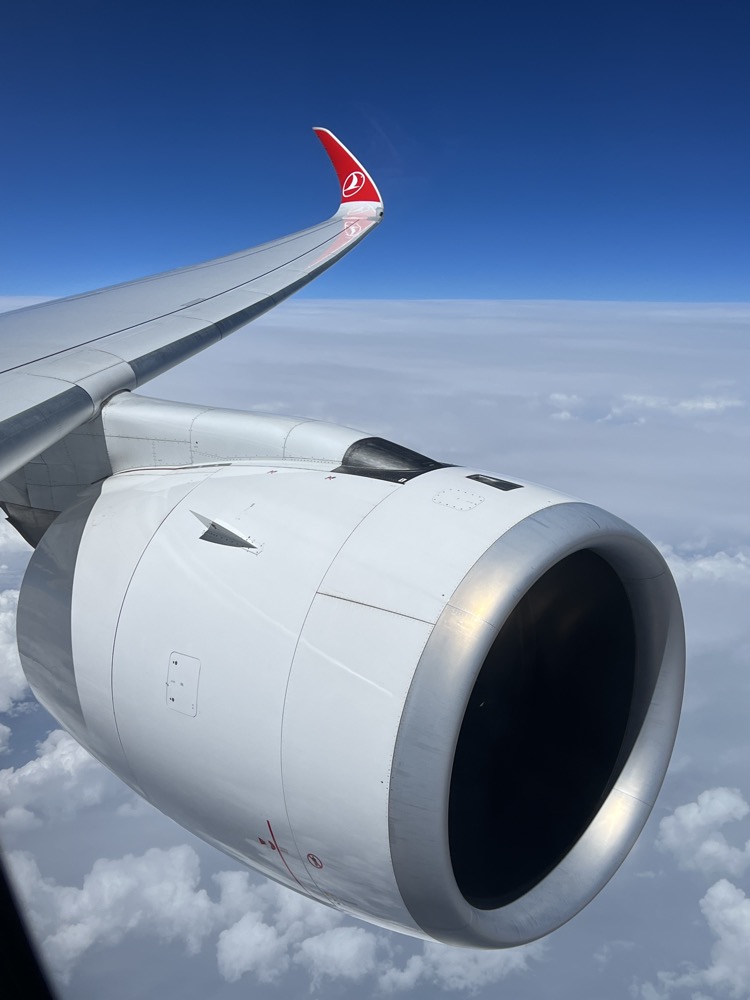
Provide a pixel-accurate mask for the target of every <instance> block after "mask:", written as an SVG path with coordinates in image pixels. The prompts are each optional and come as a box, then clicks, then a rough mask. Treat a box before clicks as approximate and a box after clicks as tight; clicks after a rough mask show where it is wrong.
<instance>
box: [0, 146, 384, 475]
mask: <svg viewBox="0 0 750 1000" xmlns="http://www.w3.org/2000/svg"><path fill="white" fill-rule="evenodd" d="M316 133H317V134H318V136H319V138H320V139H321V142H323V145H324V147H325V149H326V151H327V152H328V153H329V156H330V157H331V159H332V162H333V165H334V168H335V169H336V172H337V175H338V177H339V181H340V184H341V187H342V194H341V204H340V207H339V210H338V211H337V212H336V214H335V215H333V216H332V217H331V218H330V219H328V220H326V221H325V222H322V223H320V224H319V225H317V226H312V227H311V228H309V229H304V230H301V231H300V232H297V233H293V234H291V235H290V236H286V237H283V238H281V239H278V240H274V241H272V242H270V243H266V244H263V245H262V246H258V247H253V248H250V249H248V250H243V251H240V252H239V253H235V254H231V255H229V256H226V257H220V258H217V259H215V260H210V261H206V262H204V263H202V264H196V265H193V266H191V267H184V268H180V269H178V270H175V271H169V272H166V273H164V274H159V275H154V276H152V277H148V278H143V279H140V280H138V281H131V282H127V283H125V284H121V285H115V286H112V287H110V288H104V289H100V290H98V291H94V292H89V293H86V294H84V295H76V296H71V297H70V298H66V299H56V300H54V301H51V302H44V303H40V304H38V305H34V306H29V307H27V308H25V309H19V310H15V311H14V312H9V313H3V314H0V480H2V479H4V478H6V477H7V476H8V475H9V474H10V473H11V472H13V471H14V470H15V469H17V468H19V467H20V466H21V465H23V464H24V463H25V462H27V461H29V460H30V459H31V458H33V457H34V456H35V455H37V454H39V452H40V451H42V450H43V449H44V448H46V447H49V445H51V444H52V443H54V441H56V440H59V439H60V438H61V437H63V436H64V435H65V434H67V433H68V432H69V431H70V430H72V429H74V428H75V427H76V426H79V425H80V424H81V423H83V422H84V421H85V420H87V419H89V418H90V417H91V416H93V415H94V414H95V413H96V412H97V411H98V408H99V407H100V406H101V404H102V403H103V402H105V401H106V399H107V398H108V397H109V396H111V395H112V394H113V393H115V392H117V391H120V390H122V389H133V388H135V387H136V386H138V385H141V384H142V383H144V382H146V381H148V380H149V379H151V378H154V377H155V376H156V375H159V374H161V373H162V372H164V371H166V370H167V369H169V368H171V367H173V366H174V365H176V364H179V362H180V361H183V360H185V359H186V358H188V357H190V356H192V355H193V354H196V353H197V352H198V351H200V350H203V349H204V348H205V347H208V346H209V345H210V344H212V343H215V342H216V341H217V340H221V339H222V338H223V337H226V336H228V335H229V334H230V333H233V332H234V331H235V330H237V329H239V327H241V326H244V325H245V324H246V323H249V322H250V321H251V320H253V319H255V318H256V317H257V316H260V315H262V314H263V313H264V312H267V311H268V310H269V309H271V308H273V306H275V305H277V304H278V303H279V302H281V301H282V300H283V299H285V298H286V297H288V296H289V295H291V294H292V293H293V292H295V291H297V290H298V289H299V288H301V287H302V286H303V285H305V284H307V283H308V282H309V281H311V280H312V279H313V278H315V277H316V276H317V275H318V274H320V273H322V271H324V270H326V269H327V268H328V267H330V266H331V264H333V263H334V262H335V261H337V260H338V259H339V258H340V257H342V256H343V255H344V254H346V253H348V251H349V250H351V249H352V248H353V247H354V246H356V244H357V243H359V242H360V240H361V239H363V238H364V236H365V235H366V234H367V233H368V232H369V231H370V230H371V229H372V228H374V227H375V226H376V225H377V224H378V223H379V222H380V220H381V218H382V215H383V205H382V201H381V200H380V195H379V192H378V191H377V188H376V187H375V185H374V183H373V182H372V180H371V178H370V177H369V174H367V172H366V171H365V170H364V167H362V165H361V164H360V163H359V161H358V160H356V159H355V158H354V157H353V156H352V154H351V153H349V151H348V150H347V149H346V147H344V146H343V145H342V144H341V143H340V142H339V141H338V140H337V139H336V138H335V137H334V136H332V134H331V133H330V132H328V131H327V130H325V129H316ZM321 133H322V134H321ZM355 188H356V190H355ZM374 197H377V199H378V200H377V201H375V200H372V198H374ZM360 198H361V199H362V200H359V199H360ZM355 199H356V200H355ZM367 199H370V200H367Z"/></svg>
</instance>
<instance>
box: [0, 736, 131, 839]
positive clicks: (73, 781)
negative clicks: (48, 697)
mask: <svg viewBox="0 0 750 1000" xmlns="http://www.w3.org/2000/svg"><path fill="white" fill-rule="evenodd" d="M123 788H124V786H122V785H121V783H120V782H119V781H117V779H116V778H114V777H113V776H112V775H111V774H110V773H109V771H107V769H106V768H105V767H103V766H102V765H101V764H100V763H99V762H98V761H96V760H94V758H93V757H92V756H91V755H90V754H89V753H87V751H86V750H84V749H83V747H81V746H79V744H78V743H76V741H75V740H74V739H73V738H72V737H71V736H69V735H68V734H67V733H65V732H63V731H62V730H61V729H56V730H55V731H54V732H51V733H50V734H49V735H48V736H47V738H46V739H45V740H43V741H42V742H41V743H40V744H39V745H38V746H37V756H36V757H35V758H34V759H33V760H30V761H28V762H27V763H26V764H24V765H23V766H22V767H18V768H12V767H10V768H5V769H4V770H2V771H0V828H3V829H4V830H5V831H7V832H8V833H13V832H17V831H20V830H22V829H24V828H25V829H29V828H31V827H33V826H36V825H38V822H39V819H40V818H44V819H51V818H65V819H70V818H71V817H72V816H73V815H74V814H75V813H76V812H78V811H79V810H81V809H85V808H87V807H90V806H93V805H98V804H99V803H100V802H101V801H102V800H103V799H104V797H105V796H106V795H112V796H116V795H120V794H122V790H123Z"/></svg>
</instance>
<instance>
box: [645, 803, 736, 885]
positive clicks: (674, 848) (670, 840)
mask: <svg viewBox="0 0 750 1000" xmlns="http://www.w3.org/2000/svg"><path fill="white" fill-rule="evenodd" d="M748 813H750V806H748V804H747V802H745V800H744V798H743V797H742V795H741V794H740V792H739V790H738V789H736V788H709V789H708V790H707V791H705V792H701V794H700V795H699V796H698V798H697V800H696V801H695V802H688V803H687V804H686V805H683V806H678V807H677V809H675V811H674V812H673V813H672V815H671V816H665V817H664V819H663V820H662V821H661V822H660V824H659V836H658V838H657V841H656V844H657V847H659V849H660V850H662V851H669V852H670V853H671V854H672V855H673V856H674V857H675V859H676V860H677V863H678V865H679V866H680V868H684V869H687V870H691V871H699V872H703V873H704V874H706V875H708V874H716V873H721V874H728V875H734V876H738V875H742V874H743V873H744V872H745V870H746V869H747V868H748V867H750V840H748V841H747V843H746V844H745V845H744V847H742V848H739V847H734V846H732V845H731V844H729V843H728V842H727V839H726V837H725V836H724V834H723V833H721V832H720V831H719V827H722V826H725V825H726V824H727V823H731V822H736V821H738V820H741V819H744V817H745V816H747V815H748Z"/></svg>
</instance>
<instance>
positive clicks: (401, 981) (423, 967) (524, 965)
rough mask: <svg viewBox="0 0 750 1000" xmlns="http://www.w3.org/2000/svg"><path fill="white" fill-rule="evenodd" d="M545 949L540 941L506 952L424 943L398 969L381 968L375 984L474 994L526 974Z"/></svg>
mask: <svg viewBox="0 0 750 1000" xmlns="http://www.w3.org/2000/svg"><path fill="white" fill-rule="evenodd" d="M546 947H547V946H546V945H545V943H544V942H543V941H535V942H534V943H533V944H528V945H524V946H523V947H521V948H510V949H508V950H507V951H479V950H476V949H464V948H452V947H449V946H448V945H443V944H437V943H427V944H425V945H423V947H422V954H421V955H412V956H411V958H409V959H408V960H407V962H406V964H405V965H404V967H403V968H402V969H399V968H395V967H391V968H386V969H384V970H383V972H382V973H381V974H380V976H379V985H380V988H381V989H382V990H385V991H388V992H392V991H395V990H411V989H413V988H414V987H415V986H416V985H417V984H418V983H419V982H424V983H428V984H430V985H432V986H436V987H438V988H439V989H441V990H445V991H449V990H457V991H461V992H468V993H475V992H476V991H477V990H480V989H482V988H483V987H485V986H489V985H490V984H492V983H499V982H500V981H501V980H502V979H505V978H506V976H509V975H510V974H511V973H514V972H526V971H527V970H528V969H529V963H530V961H532V960H534V961H536V960H539V959H541V958H542V956H543V955H544V953H545V950H546Z"/></svg>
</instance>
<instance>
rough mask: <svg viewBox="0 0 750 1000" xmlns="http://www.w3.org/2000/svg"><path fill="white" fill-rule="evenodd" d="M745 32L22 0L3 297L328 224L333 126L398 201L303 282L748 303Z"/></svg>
mask: <svg viewBox="0 0 750 1000" xmlns="http://www.w3.org/2000/svg"><path fill="white" fill-rule="evenodd" d="M748 42H750V8H748V7H747V5H746V4H743V3H740V2H729V0H718V2H715V3H707V2H701V3H696V2H690V0H687V2H681V3H679V4H678V3H667V2H657V3H653V2H652V3H643V2H634V3H633V2H631V3H622V2H613V3H607V4H602V3H581V2H578V3H573V4H562V3H552V2H546V3H540V2H530V3H525V4H508V3H502V4H498V5H494V6H490V5H486V4H477V3H464V4H461V5H446V6H445V7H442V8H441V7H439V6H438V5H433V4H423V3H415V4H399V5H396V4H392V3H386V4H382V5H378V6H377V7H373V6H372V5H364V4H359V5H358V4H356V3H352V2H348V3H340V4H333V3H329V4H325V5H314V4H310V3H296V2H290V3H286V4H284V5H278V6H277V5H259V4H240V3H228V2H225V0H218V2H214V3H212V4H210V5H208V4H205V3H200V4H198V3H195V2H187V3H184V4H181V5H180V6H179V8H177V7H174V6H172V5H167V4H161V5H159V4H156V5H154V4H146V3H143V2H134V3H129V4H127V5H125V4H102V3H99V2H96V3H94V2H88V0H73V2H69V3H66V4H63V5H60V4H53V3H44V2H43V3H29V4H23V5H12V6H11V7H9V8H8V10H7V11H6V12H5V13H4V15H3V23H2V32H0V108H1V109H2V121H3V132H4V154H3V157H2V158H1V159H0V233H1V234H2V235H1V236H0V276H1V278H0V294H2V295H11V294H24V295H34V294H39V295H59V294H67V293H71V292H73V291H78V290H83V289H85V288H88V287H92V286H99V285H102V284H108V283H112V282H116V281H120V280H125V279H127V278H131V277H135V276H139V275H142V274H145V273H150V272H153V271H157V270H163V269H166V268H170V267H174V266H178V265H182V264H187V263H193V262H195V261H197V260H200V259H205V258H207V257H211V256H215V255H218V254H221V253H225V252H230V251H233V250H235V249H240V248H242V247H243V246H248V245H252V244H254V243H257V242H260V241H262V240H265V239H270V238H273V237H275V236H277V235H282V234H283V233H285V232H289V231H291V230H293V229H296V228H299V227H301V226H303V225H307V224H310V223H313V222H316V221H319V219H321V218H322V217H324V216H325V215H326V214H327V212H328V210H329V209H330V208H332V207H333V203H334V201H335V197H336V185H335V180H334V176H333V172H332V171H331V170H330V167H329V166H328V163H327V162H326V159H325V156H324V155H323V153H322V151H321V150H320V149H319V147H318V144H317V142H316V140H315V138H314V136H313V135H312V133H311V132H310V131H309V129H310V126H312V125H314V124H323V125H326V126H328V127H330V128H331V129H333V130H334V131H335V132H337V133H338V134H339V135H340V136H341V137H342V139H343V140H344V141H345V142H346V143H347V144H348V145H350V146H351V148H352V149H354V151H355V152H356V153H357V154H358V155H359V156H360V157H361V159H362V160H363V162H364V163H365V164H366V166H367V167H368V168H369V169H370V171H371V173H372V174H373V175H374V176H375V178H376V180H377V181H378V183H379V184H380V186H381V189H382V191H383V194H384V198H385V201H386V210H387V225H385V226H383V227H382V228H381V230H380V231H379V232H378V233H377V235H376V236H375V237H374V238H373V239H372V240H371V241H368V242H367V245H365V246H364V247H362V248H361V250H360V251H358V253H357V254H356V255H354V256H353V257H351V258H349V260H348V261H347V263H346V264H345V265H344V266H343V267H341V268H336V269H335V270H334V272H332V273H329V275H326V276H325V277H324V278H322V279H321V280H320V281H319V282H318V283H316V285H315V286H313V287H312V288H311V289H309V290H307V291H306V292H305V293H304V294H305V295H306V296H312V297H318V296H323V297H328V298H336V297H368V298H429V297H449V298H569V299H619V300H639V299H640V300H644V299H651V300H692V301H726V300H734V301H737V300H740V301H742V300H747V298H748V280H747V275H748V265H750V254H749V252H748V241H747V232H748V229H749V228H750V226H749V223H750V188H749V187H748V184H747V177H748V174H749V173H750V139H749V138H748V129H747V108H748V106H750V70H748V61H747V51H748Z"/></svg>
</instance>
